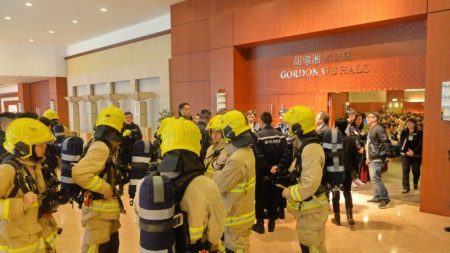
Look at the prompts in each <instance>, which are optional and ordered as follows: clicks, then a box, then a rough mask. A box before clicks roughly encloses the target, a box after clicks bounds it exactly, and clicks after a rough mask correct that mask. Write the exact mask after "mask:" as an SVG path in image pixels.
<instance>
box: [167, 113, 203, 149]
mask: <svg viewBox="0 0 450 253" xmlns="http://www.w3.org/2000/svg"><path fill="white" fill-rule="evenodd" d="M161 139H162V143H161V155H163V156H164V154H165V153H167V152H169V151H172V150H176V149H184V150H189V151H192V152H194V153H195V154H197V156H200V149H201V145H200V142H201V140H202V134H201V133H200V129H199V128H198V126H197V125H196V124H195V123H194V122H193V121H191V120H186V119H184V118H179V119H176V120H174V121H172V122H170V124H168V125H166V126H165V127H164V130H163V131H162V134H161Z"/></svg>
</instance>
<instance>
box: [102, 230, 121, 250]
mask: <svg viewBox="0 0 450 253" xmlns="http://www.w3.org/2000/svg"><path fill="white" fill-rule="evenodd" d="M98 252H99V253H118V252H119V232H115V233H114V234H111V237H110V239H109V241H107V242H105V243H103V244H100V245H99V246H98Z"/></svg>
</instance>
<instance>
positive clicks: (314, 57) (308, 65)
mask: <svg viewBox="0 0 450 253" xmlns="http://www.w3.org/2000/svg"><path fill="white" fill-rule="evenodd" d="M352 59H353V53H352V51H345V52H335V53H328V54H309V55H297V56H294V60H293V65H294V66H295V67H303V68H299V69H294V70H283V71H281V73H280V78H281V79H292V78H305V77H317V76H328V75H347V74H362V73H369V72H370V70H369V67H368V66H367V64H354V65H350V64H348V65H340V66H329V67H327V66H324V67H318V66H315V65H319V64H320V65H324V64H333V63H342V62H346V61H351V60H352Z"/></svg>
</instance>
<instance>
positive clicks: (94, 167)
mask: <svg viewBox="0 0 450 253" xmlns="http://www.w3.org/2000/svg"><path fill="white" fill-rule="evenodd" d="M124 122H125V116H124V113H123V112H122V110H120V109H119V108H117V107H115V106H109V107H106V108H104V109H102V110H101V111H100V113H99V115H98V119H97V122H96V124H95V134H94V138H93V139H92V140H91V142H90V143H88V145H87V147H86V151H85V155H84V156H83V158H81V160H80V161H79V162H78V163H77V164H76V165H75V166H74V167H73V168H72V178H73V180H74V182H75V183H76V184H78V185H80V186H81V187H82V188H84V189H85V192H84V202H83V207H82V217H81V224H82V226H83V227H84V228H85V232H84V238H83V243H82V246H81V252H83V253H85V252H89V253H97V252H101V253H103V252H108V253H115V252H118V250H119V233H118V230H119V227H120V222H119V218H120V214H121V213H124V209H123V203H122V201H121V200H120V197H119V194H118V190H117V188H116V186H118V184H120V181H121V178H120V173H119V169H118V162H117V155H118V154H117V153H118V148H119V145H120V143H121V141H122V136H121V134H120V133H121V131H122V127H123V124H124Z"/></svg>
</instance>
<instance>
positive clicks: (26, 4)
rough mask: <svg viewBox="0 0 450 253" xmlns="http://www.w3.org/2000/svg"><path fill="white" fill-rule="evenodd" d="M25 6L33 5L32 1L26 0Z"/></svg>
mask: <svg viewBox="0 0 450 253" xmlns="http://www.w3.org/2000/svg"><path fill="white" fill-rule="evenodd" d="M25 6H28V7H31V6H33V4H32V3H29V2H27V3H25Z"/></svg>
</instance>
